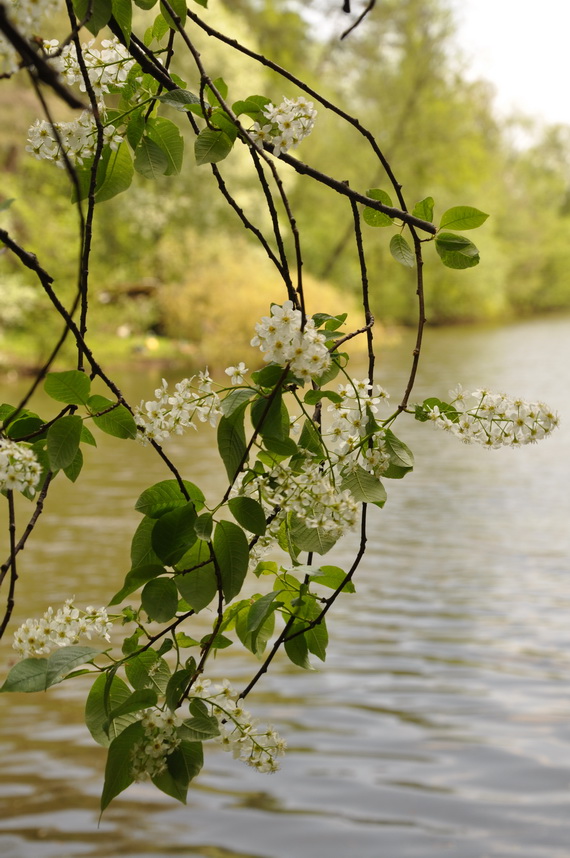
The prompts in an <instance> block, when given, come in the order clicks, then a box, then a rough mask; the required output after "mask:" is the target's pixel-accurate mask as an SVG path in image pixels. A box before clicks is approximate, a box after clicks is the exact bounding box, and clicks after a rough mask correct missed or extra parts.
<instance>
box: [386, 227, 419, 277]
mask: <svg viewBox="0 0 570 858" xmlns="http://www.w3.org/2000/svg"><path fill="white" fill-rule="evenodd" d="M390 253H391V254H392V256H393V257H394V259H395V260H396V262H399V263H400V264H401V265H405V266H406V268H414V267H415V264H416V259H415V256H414V252H413V250H412V248H411V247H410V245H409V244H408V242H407V241H406V239H405V238H404V236H403V235H400V233H399V232H398V233H396V235H393V236H392V238H391V239H390Z"/></svg>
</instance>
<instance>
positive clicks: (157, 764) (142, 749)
mask: <svg viewBox="0 0 570 858" xmlns="http://www.w3.org/2000/svg"><path fill="white" fill-rule="evenodd" d="M141 723H142V726H143V738H142V739H141V740H140V741H139V742H137V743H136V745H135V746H134V747H133V749H132V751H131V757H132V764H131V774H132V775H133V778H134V779H135V781H143V780H146V779H147V778H153V777H156V776H157V775H160V774H161V773H162V772H163V771H164V770H165V768H166V765H167V763H166V758H167V757H168V756H169V755H170V754H171V753H172V752H173V751H174V750H175V748H177V747H178V745H179V744H180V738H179V736H178V735H177V728H178V727H179V726H180V725H181V724H182V719H181V718H180V717H179V716H178V715H176V714H175V713H174V712H170V711H169V710H164V711H163V710H162V709H159V708H158V707H156V708H154V709H147V710H146V711H145V712H144V713H143V715H142V718H141Z"/></svg>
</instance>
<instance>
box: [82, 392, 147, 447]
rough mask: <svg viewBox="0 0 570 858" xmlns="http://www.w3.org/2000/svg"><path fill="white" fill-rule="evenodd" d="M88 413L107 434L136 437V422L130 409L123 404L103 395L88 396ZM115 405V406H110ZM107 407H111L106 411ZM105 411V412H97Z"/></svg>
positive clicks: (116, 436)
mask: <svg viewBox="0 0 570 858" xmlns="http://www.w3.org/2000/svg"><path fill="white" fill-rule="evenodd" d="M87 406H88V408H89V413H90V414H91V415H92V417H93V423H94V424H95V426H97V427H98V428H99V429H101V431H102V432H106V433H107V435H113V436H114V437H115V438H136V437H137V424H136V423H135V419H134V417H133V415H132V414H131V413H130V411H129V410H128V409H127V408H125V406H124V405H119V404H118V403H117V402H113V400H112V399H107V398H106V397H105V396H98V395H96V396H90V397H89V399H88V401H87ZM112 406H115V407H112ZM107 409H111V410H110V411H107ZM100 411H105V414H99V416H95V415H97V413H98V412H100Z"/></svg>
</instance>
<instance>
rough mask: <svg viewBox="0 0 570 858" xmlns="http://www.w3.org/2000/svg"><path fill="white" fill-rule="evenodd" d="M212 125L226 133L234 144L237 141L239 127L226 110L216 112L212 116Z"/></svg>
mask: <svg viewBox="0 0 570 858" xmlns="http://www.w3.org/2000/svg"><path fill="white" fill-rule="evenodd" d="M210 123H211V124H212V125H214V126H215V127H216V128H220V129H221V130H222V131H225V132H226V134H227V135H228V137H229V138H230V140H231V141H232V142H234V141H235V139H236V137H237V134H238V130H237V126H236V124H235V122H234V121H233V119H231V118H230V117H229V116H228V114H227V113H226V111H225V110H221V109H220V108H218V109H217V110H214V111H213V113H212V114H211V116H210Z"/></svg>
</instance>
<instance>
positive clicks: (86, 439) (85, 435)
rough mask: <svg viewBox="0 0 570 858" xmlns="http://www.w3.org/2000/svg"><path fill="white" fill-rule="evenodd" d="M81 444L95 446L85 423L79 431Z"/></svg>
mask: <svg viewBox="0 0 570 858" xmlns="http://www.w3.org/2000/svg"><path fill="white" fill-rule="evenodd" d="M81 443H82V444H90V445H91V447H96V446H97V441H96V440H95V438H94V437H93V433H92V432H91V430H90V429H88V428H87V426H86V425H85V423H84V424H83V428H82V429H81Z"/></svg>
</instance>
